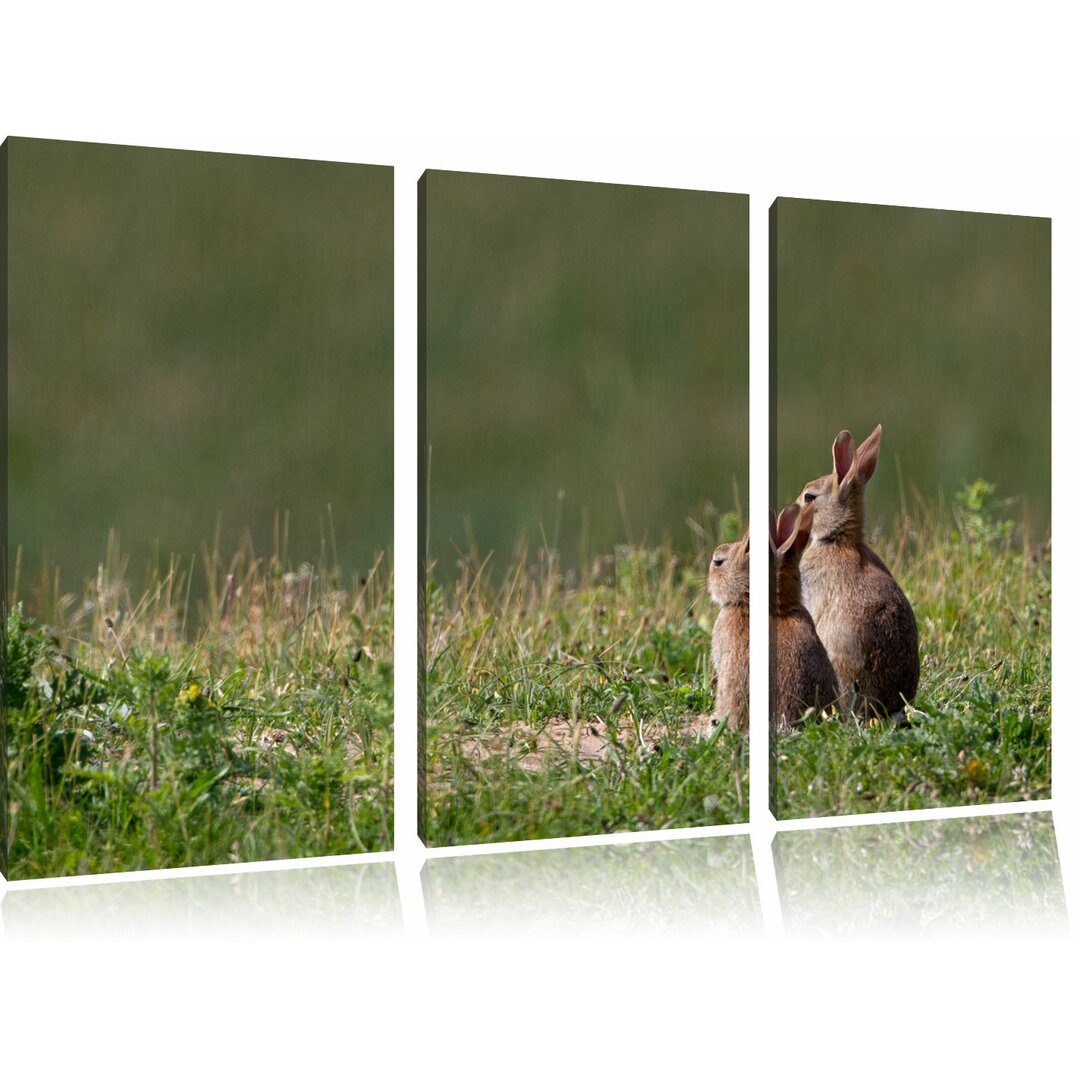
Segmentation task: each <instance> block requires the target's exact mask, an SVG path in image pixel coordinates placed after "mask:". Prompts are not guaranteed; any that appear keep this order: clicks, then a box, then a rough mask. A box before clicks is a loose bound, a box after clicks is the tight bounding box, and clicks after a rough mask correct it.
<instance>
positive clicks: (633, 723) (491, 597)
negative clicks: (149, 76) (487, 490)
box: [422, 514, 748, 846]
mask: <svg viewBox="0 0 1080 1078" xmlns="http://www.w3.org/2000/svg"><path fill="white" fill-rule="evenodd" d="M714 523H715V524H716V526H717V531H718V533H719V534H721V535H723V537H724V538H731V537H733V536H734V535H735V534H736V532H738V534H742V533H741V530H740V527H741V524H740V522H739V521H738V520H737V518H736V517H735V516H734V515H733V514H729V515H728V516H726V517H724V518H722V519H720V518H717V519H716V520H715V521H714ZM708 549H710V550H711V546H709V548H708ZM704 550H705V546H704V545H703V546H702V549H701V551H699V552H698V554H696V555H695V556H693V557H692V558H690V559H689V560H688V561H682V560H680V559H679V558H677V557H675V556H674V555H673V554H672V553H671V551H670V550H669V549H666V548H656V549H640V548H634V547H621V548H617V552H616V554H614V555H612V556H609V557H606V558H598V559H596V560H595V561H593V562H592V563H590V564H587V565H586V566H585V567H584V568H583V569H582V571H581V572H579V573H574V572H568V571H563V569H562V568H561V567H560V563H559V558H558V555H557V554H556V553H555V552H553V551H550V550H547V551H543V552H541V554H540V556H539V558H538V560H536V561H530V560H529V559H528V558H527V556H526V554H525V551H524V549H520V548H519V551H518V556H517V558H516V560H515V561H514V563H513V565H512V567H511V568H510V569H509V571H508V572H507V573H506V575H505V577H504V578H503V579H502V580H501V581H498V580H495V579H493V573H492V571H491V569H490V566H489V564H488V563H484V564H477V561H476V559H475V558H474V557H473V558H467V559H465V560H464V561H463V564H462V566H461V573H460V575H459V577H458V579H457V581H456V582H455V583H453V584H452V585H443V584H441V583H439V582H438V581H437V578H436V576H435V574H431V578H430V580H429V583H428V585H427V596H426V599H427V604H426V605H427V611H426V624H425V632H426V643H427V652H426V653H427V666H426V682H427V716H426V720H427V721H426V748H425V750H424V761H425V764H426V776H422V779H423V778H426V786H425V788H424V792H425V794H426V800H427V804H426V813H424V814H422V819H424V821H425V824H426V835H425V838H426V841H427V842H428V843H429V844H430V845H435V846H442V845H459V844H466V843H474V842H488V841H505V840H513V839H536V838H550V837H556V836H573V835H585V834H597V833H608V832H614V831H640V830H654V829H664V828H672V827H692V826H706V825H715V824H728V823H736V822H741V821H745V820H746V819H747V794H748V774H747V764H748V750H747V742H746V739H745V738H744V737H743V736H741V735H739V734H737V733H732V732H729V731H728V730H727V729H726V728H717V727H713V726H712V725H711V723H710V722H709V721H708V719H707V718H703V715H705V716H707V715H708V713H709V712H711V709H712V705H713V690H712V687H711V685H710V674H709V666H708V663H709V658H708V656H709V642H710V630H711V623H712V618H713V615H712V612H711V610H710V606H711V604H710V603H709V602H708V600H707V598H706V596H705V593H704V566H705V564H706V560H705V553H704Z"/></svg>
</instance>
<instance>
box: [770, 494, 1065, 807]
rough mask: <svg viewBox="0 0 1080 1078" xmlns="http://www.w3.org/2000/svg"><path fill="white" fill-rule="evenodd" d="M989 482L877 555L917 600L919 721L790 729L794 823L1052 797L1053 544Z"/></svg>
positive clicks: (787, 774)
mask: <svg viewBox="0 0 1080 1078" xmlns="http://www.w3.org/2000/svg"><path fill="white" fill-rule="evenodd" d="M1003 508H1005V505H1004V504H1003V503H1000V502H995V501H994V500H993V487H992V486H990V485H989V484H987V483H984V482H981V481H976V482H975V483H973V484H971V485H970V486H968V487H966V488H965V489H964V490H962V491H961V492H960V493H959V494H957V495H956V499H955V512H954V520H953V521H952V522H951V523H947V522H946V520H947V518H946V515H945V514H943V513H942V512H941V511H940V509H939V510H937V511H934V512H931V511H929V510H928V509H927V508H926V507H919V508H917V509H916V510H915V514H914V519H913V518H912V517H911V516H904V517H901V518H900V519H899V521H898V523H897V525H896V527H895V528H894V530H893V533H892V534H891V535H889V536H880V535H879V536H875V537H874V539H873V540H872V542H871V545H872V546H873V547H874V548H875V549H876V550H877V551H878V552H879V553H880V554H881V555H882V557H883V558H884V560H885V562H886V564H887V565H889V566H890V567H891V568H892V570H893V574H894V575H895V576H896V578H897V580H898V581H899V583H900V585H901V587H903V589H904V591H905V592H906V593H907V595H908V598H909V599H910V600H911V604H912V607H913V608H914V610H915V616H916V619H917V621H918V626H919V650H920V657H921V664H922V672H921V676H920V680H919V688H918V692H917V694H916V698H915V700H914V701H913V706H912V707H910V708H909V709H908V713H907V718H906V721H905V722H903V723H897V722H893V721H886V722H879V721H877V720H869V721H859V720H856V719H854V718H853V717H851V716H847V717H843V716H834V717H828V718H824V719H823V720H821V721H810V722H806V723H804V724H803V725H802V726H801V727H800V728H797V729H795V730H792V731H783V732H779V733H777V735H776V740H775V754H776V786H775V791H774V798H775V801H774V812H775V813H776V815H777V816H778V817H780V818H784V819H787V818H792V817H801V816H833V815H849V814H852V813H859V812H881V811H885V810H893V809H919V808H935V807H938V806H942V805H979V804H986V803H988V802H997V801H1021V800H1037V799H1040V798H1047V797H1049V796H1050V595H1051V580H1050V547H1049V544H1048V543H1047V544H1044V545H1042V546H1039V547H1033V546H1031V545H1030V544H1029V543H1028V542H1026V541H1023V540H1022V538H1021V537H1020V536H1019V535H1018V534H1017V529H1016V527H1015V526H1014V524H1013V523H1012V522H1011V521H1008V520H1002V519H999V516H1000V513H1001V510H1002V509H1003Z"/></svg>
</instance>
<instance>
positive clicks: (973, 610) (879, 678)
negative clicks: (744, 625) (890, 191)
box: [769, 198, 1051, 819]
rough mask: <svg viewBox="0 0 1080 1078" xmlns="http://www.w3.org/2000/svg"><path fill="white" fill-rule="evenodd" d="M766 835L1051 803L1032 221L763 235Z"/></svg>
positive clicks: (1045, 222)
mask: <svg viewBox="0 0 1080 1078" xmlns="http://www.w3.org/2000/svg"><path fill="white" fill-rule="evenodd" d="M770 245H771V251H770V257H771V267H770V268H771V290H770V291H771V295H770V313H771V322H772V324H771V327H770V328H771V338H770V339H771V370H770V424H771V435H772V443H771V465H770V492H769V493H770V503H771V505H772V507H773V509H774V514H773V515H772V517H771V518H770V524H771V534H770V555H771V573H772V582H773V591H772V597H771V600H772V605H771V609H770V729H771V732H772V746H771V747H772V771H771V780H772V785H771V791H770V800H771V807H772V810H773V813H774V814H775V815H776V816H777V818H779V819H790V818H793V817H807V816H838V815H839V816H843V815H851V814H853V813H860V812H882V811H889V810H899V809H920V808H935V807H940V806H948V805H971V804H982V803H987V802H1002V801H1021V800H1035V799H1041V798H1047V797H1049V796H1050V596H1051V572H1050V562H1051V552H1050V221H1049V219H1046V218H1038V217H1020V216H1008V215H1001V214H988V213H966V212H957V211H947V210H929V209H911V208H904V207H896V206H873V205H859V204H852V203H841V202H820V201H810V200H804V199H794V198H780V199H778V200H777V201H776V202H775V203H774V204H773V207H772V210H771V217H770Z"/></svg>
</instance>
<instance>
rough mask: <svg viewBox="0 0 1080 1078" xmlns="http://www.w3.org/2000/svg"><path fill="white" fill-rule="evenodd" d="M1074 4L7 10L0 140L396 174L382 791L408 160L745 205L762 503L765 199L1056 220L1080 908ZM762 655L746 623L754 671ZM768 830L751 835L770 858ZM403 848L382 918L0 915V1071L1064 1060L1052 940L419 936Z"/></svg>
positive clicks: (408, 247) (1071, 876)
mask: <svg viewBox="0 0 1080 1078" xmlns="http://www.w3.org/2000/svg"><path fill="white" fill-rule="evenodd" d="M1064 10H1065V7H1064V5H1056V6H1055V5H1050V4H1043V3H1031V2H1029V3H1027V4H1024V5H1022V6H1020V7H1010V8H1009V9H1008V12H1007V15H999V14H998V13H997V12H996V10H995V9H994V8H993V7H992V6H990V5H980V6H975V5H971V6H968V5H945V4H943V3H940V2H939V3H936V4H921V3H909V4H906V5H903V6H897V7H894V8H890V9H885V8H880V7H879V8H870V7H866V6H861V5H838V4H816V5H804V6H797V5H791V6H790V7H788V6H786V5H783V4H771V5H768V7H767V8H766V7H765V6H763V5H762V6H758V7H755V6H754V5H748V4H744V5H738V10H724V9H723V8H722V7H721V6H720V5H709V6H706V5H690V4H684V3H674V2H669V3H667V4H664V5H662V6H661V5H655V6H650V7H648V8H645V7H634V6H632V5H625V4H623V5H615V4H610V5H608V4H593V5H588V6H587V5H584V4H580V3H579V4H573V5H571V4H565V3H560V2H549V3H546V4H544V5H535V6H529V7H523V6H522V5H510V4H499V5H496V4H476V3H457V4H444V5H432V6H431V7H430V9H425V8H424V7H422V6H419V5H417V6H415V7H414V8H413V9H410V10H406V9H405V8H404V7H399V8H398V9H393V8H392V6H391V5H387V4H380V5H377V6H371V7H368V6H366V5H340V6H339V5H333V4H326V3H321V2H309V3H306V4H304V5H299V6H297V7H295V8H289V9H284V8H280V9H279V8H276V7H274V6H272V5H266V4H246V3H245V4H232V5H227V6H226V5H221V4H213V5H211V4H205V3H189V4H186V5H183V6H179V5H177V6H173V5H157V6H155V5H145V4H144V5H134V4H131V5H128V4H115V3H114V4H100V3H99V4H83V5H74V4H43V3H39V4H36V5H30V4H23V5H19V6H18V7H16V6H15V5H13V4H6V5H5V6H4V11H3V19H2V23H0V34H2V40H3V43H4V49H3V56H2V61H0V135H9V134H12V135H26V136H39V137H50V138H67V139H81V140H89V141H99V142H117V143H131V144H139V145H152V146H169V147H183V148H192V149H203V150H221V151H231V152H245V153H257V154H273V155H279V156H290V157H310V158H321V159H330V160H345V161H360V162H368V163H379V164H392V165H394V166H395V167H396V170H397V172H396V197H397V207H396V224H397V242H396V259H397V262H396V278H397V299H396V303H397V314H398V325H397V331H396V341H397V373H396V383H395V385H396V404H395V419H396V433H395V442H396V457H397V476H396V490H397V497H396V544H397V545H396V555H395V556H396V565H397V567H398V570H399V592H398V594H399V601H398V614H397V633H398V649H399V655H400V656H402V659H401V660H400V661H399V664H398V674H397V686H396V692H397V699H398V707H399V713H398V714H399V717H398V727H397V728H398V731H399V737H400V741H401V745H400V748H399V774H405V772H404V770H403V768H404V764H405V761H406V760H407V759H409V758H410V757H411V756H412V751H411V749H412V745H413V743H412V741H411V736H412V735H411V730H410V719H411V716H412V714H413V711H412V707H413V705H414V701H415V681H414V676H413V667H412V661H411V660H412V655H413V654H415V651H414V646H413V644H414V641H415V625H414V610H413V607H412V604H411V600H410V596H411V594H412V592H411V585H410V579H411V577H410V571H411V566H412V565H414V564H415V552H416V547H415V519H416V510H415V503H414V499H415V482H414V476H415V474H416V472H415V462H416V420H415V411H414V400H415V387H416V379H415V373H414V369H415V368H414V362H413V357H414V356H415V325H414V316H415V309H416V308H415V268H416V263H415V218H414V215H413V211H414V206H415V181H416V179H417V178H418V177H419V175H420V173H421V172H422V171H423V170H424V169H425V168H428V167H434V168H451V169H464V170H472V171H492V172H509V173H520V174H527V175H542V176H561V177H568V178H577V179H591V180H610V181H618V182H633V183H647V184H658V185H665V186H676V187H694V188H705V189H713V190H722V191H738V192H749V193H750V195H751V215H752V218H751V221H752V224H751V243H752V250H751V275H752V276H751V284H752V299H751V303H752V311H751V362H752V384H751V408H752V418H753V424H752V439H753V445H752V461H753V463H752V472H751V511H752V518H753V519H754V520H759V519H762V511H763V508H764V504H765V476H766V474H767V473H766V470H765V461H766V453H767V432H766V412H765V406H766V386H767V382H766V367H767V280H768V279H767V272H766V266H767V246H766V237H767V222H766V214H767V209H768V206H769V204H770V203H771V201H772V199H773V198H774V197H775V196H776V195H778V194H784V195H790V196H801V197H821V198H829V199H839V200H852V201H865V202H885V203H898V204H905V205H918V206H935V207H945V208H957V209H974V210H987V211H997V212H1007V213H1026V214H1036V215H1040V216H1050V217H1052V218H1053V246H1054V251H1053V275H1054V298H1053V318H1054V329H1053V349H1054V360H1053V361H1054V409H1053V415H1054V438H1053V442H1054V460H1055V471H1054V479H1055V483H1054V515H1055V523H1056V531H1057V533H1058V544H1057V558H1056V566H1055V572H1056V580H1055V603H1054V614H1055V623H1054V649H1055V656H1056V659H1057V661H1056V663H1055V672H1056V678H1055V691H1054V699H1055V702H1056V704H1057V708H1056V714H1055V718H1054V739H1055V741H1054V748H1055V756H1054V791H1055V800H1054V810H1055V811H1054V818H1055V822H1056V826H1057V834H1058V841H1059V846H1060V851H1061V862H1062V872H1063V875H1064V879H1065V885H1066V890H1067V893H1069V894H1070V895H1071V896H1072V897H1073V899H1074V901H1075V898H1076V894H1077V889H1078V888H1080V860H1078V857H1080V854H1078V842H1080V839H1078V822H1077V792H1076V791H1077V743H1078V737H1077V734H1076V724H1077V722H1078V721H1080V719H1078V718H1077V716H1076V715H1075V714H1074V712H1075V711H1076V708H1075V707H1074V706H1073V705H1072V699H1071V695H1070V693H1071V691H1072V685H1073V682H1074V680H1075V679H1074V678H1073V676H1072V672H1071V663H1072V660H1073V654H1074V651H1073V648H1074V647H1075V643H1076V639H1075V634H1076V629H1077V624H1078V614H1077V610H1076V604H1077V602H1078V593H1077V586H1076V583H1077V582H1076V570H1075V568H1074V566H1073V564H1072V558H1071V547H1070V536H1071V531H1072V529H1073V527H1074V526H1075V524H1076V516H1077V514H1076V509H1075V495H1074V491H1073V486H1074V484H1073V483H1072V482H1071V481H1070V480H1071V475H1070V473H1069V471H1068V469H1069V468H1070V466H1071V462H1072V459H1073V457H1074V456H1075V453H1074V452H1073V451H1072V446H1071V444H1070V440H1071V438H1072V435H1073V431H1074V427H1075V423H1074V421H1073V412H1074V406H1075V401H1076V397H1075V382H1074V377H1075V376H1074V373H1073V372H1074V369H1075V364H1076V359H1077V354H1076V348H1077V298H1076V297H1077V294H1078V292H1077V261H1078V252H1080V243H1078V241H1080V234H1078V224H1077V221H1078V214H1077V204H1076V193H1075V192H1076V189H1077V186H1078V184H1077V180H1078V170H1077V167H1076V163H1075V156H1076V151H1077V138H1076V131H1077V126H1076V112H1075V102H1076V100H1077V96H1078V87H1077V84H1076V78H1075V76H1074V74H1073V72H1074V71H1075V56H1074V47H1073V46H1074V44H1075V35H1074V34H1073V32H1072V24H1071V21H1066V20H1065V16H1064V15H1063V14H1057V12H1063V11H1064ZM752 11H753V12H757V11H760V14H758V13H751V12H752ZM871 12H873V14H872V13H871ZM978 391H979V387H978V386H977V385H973V386H972V392H973V393H977V392H978ZM703 436H706V435H705V433H704V432H703ZM1063 469H1065V471H1064V483H1062V482H1060V481H1059V480H1060V479H1061V477H1062V474H1063ZM763 642H764V638H763V636H762V635H761V631H760V620H759V630H758V631H757V634H756V636H755V642H754V664H755V670H756V671H760V670H761V669H763V665H762V664H763V656H764V652H763ZM762 760H763V754H761V753H757V754H756V755H755V764H754V768H755V771H754V775H755V782H754V783H753V786H754V789H755V791H756V795H757V794H759V792H760V791H761V790H763V788H764V786H763V783H762V782H761V781H760V778H761V774H762V772H761V770H760V768H761V762H762ZM402 787H403V788H402V790H401V791H400V796H399V797H398V801H397V811H398V820H399V828H400V830H399V834H400V835H407V834H409V833H410V831H411V827H410V824H411V821H412V820H413V819H414V818H415V812H414V810H413V808H412V798H411V784H407V783H403V784H402ZM770 837H771V834H770V832H769V831H768V829H767V828H756V829H755V833H754V843H755V847H756V848H757V850H758V851H759V852H760V851H762V850H764V849H765V848H767V843H768V841H769V839H770ZM399 845H400V846H401V847H402V849H401V852H400V853H399V855H398V859H397V873H398V882H399V887H400V890H401V897H402V903H403V911H404V932H403V933H402V934H401V935H395V936H387V937H385V938H379V937H376V938H372V937H371V936H370V935H366V936H356V935H352V936H350V935H348V934H345V935H340V936H339V935H335V934H333V933H326V932H323V933H321V934H320V933H319V932H317V931H308V932H287V931H269V930H268V931H265V932H260V931H259V926H258V925H253V926H251V930H250V931H243V932H240V931H233V932H225V933H221V932H218V933H209V932H200V931H199V929H198V921H197V919H195V920H194V921H193V924H194V926H195V927H194V930H193V931H190V932H186V933H185V932H163V931H162V932H155V931H153V930H147V929H145V928H143V929H133V930H132V931H130V932H127V933H124V932H122V931H111V932H99V931H98V930H96V929H94V928H93V926H92V925H91V926H90V927H89V928H86V927H83V928H80V926H79V925H78V924H74V925H70V924H69V925H67V926H64V925H60V924H58V925H57V933H56V936H55V938H52V939H50V937H49V934H48V933H45V934H44V936H42V935H40V934H39V935H38V936H37V937H35V938H34V939H33V941H32V942H28V941H26V940H20V939H17V938H11V936H12V934H11V933H9V938H7V939H5V940H4V941H2V942H0V999H2V1006H3V1009H2V1019H0V1020H2V1023H3V1024H2V1030H3V1041H4V1053H3V1059H4V1063H3V1066H4V1068H5V1072H6V1070H7V1068H8V1067H10V1068H11V1072H12V1073H16V1072H17V1071H18V1069H20V1068H19V1065H20V1064H21V1065H22V1066H25V1067H26V1069H27V1071H28V1072H29V1071H30V1070H31V1068H32V1069H33V1070H34V1071H35V1072H41V1073H51V1072H54V1071H59V1070H64V1071H65V1072H66V1071H68V1070H70V1069H71V1068H72V1067H74V1068H76V1069H77V1071H78V1072H89V1073H97V1072H99V1071H101V1072H105V1073H112V1072H123V1073H129V1072H130V1073H136V1072H137V1073H161V1072H164V1073H167V1074H168V1073H181V1072H187V1071H188V1070H189V1069H190V1068H191V1067H193V1066H200V1067H204V1068H206V1069H208V1070H209V1071H211V1072H213V1073H217V1072H220V1071H222V1070H223V1069H224V1068H226V1067H230V1068H235V1069H237V1070H241V1069H242V1070H245V1071H247V1070H255V1069H256V1068H257V1069H258V1070H260V1071H269V1072H271V1073H290V1072H294V1071H303V1072H316V1073H317V1072H319V1071H322V1070H325V1069H327V1068H329V1067H333V1068H334V1069H335V1070H337V1069H339V1068H342V1069H345V1070H347V1071H356V1072H362V1071H366V1070H373V1071H374V1072H376V1073H399V1072H408V1073H413V1072H416V1073H425V1072H429V1073H440V1074H441V1073H444V1072H446V1071H449V1072H450V1073H458V1072H467V1073H471V1072H476V1073H498V1074H503V1073H508V1074H517V1073H548V1072H556V1073H558V1072H566V1073H581V1072H586V1071H589V1072H597V1073H600V1072H603V1073H607V1072H610V1071H615V1070H629V1072H631V1073H641V1072H649V1071H652V1072H658V1073H665V1074H678V1073H685V1072H690V1071H696V1070H697V1069H699V1068H707V1069H708V1070H709V1071H712V1072H719V1071H728V1070H731V1069H736V1070H740V1071H744V1072H758V1071H761V1070H773V1069H775V1070H778V1071H785V1072H787V1071H790V1072H794V1073H800V1074H801V1073H805V1072H807V1071H809V1072H810V1073H816V1072H817V1071H819V1070H821V1071H826V1070H827V1071H828V1072H830V1073H850V1072H852V1071H855V1070H856V1069H858V1070H860V1071H862V1070H867V1071H874V1072H884V1073H900V1072H905V1073H906V1072H908V1071H910V1070H911V1069H913V1068H917V1069H918V1070H920V1071H923V1072H929V1073H939V1072H944V1071H946V1070H947V1069H950V1070H951V1069H955V1068H960V1067H962V1068H965V1069H971V1068H976V1067H978V1068H980V1069H982V1068H987V1067H988V1068H989V1069H990V1070H991V1071H992V1072H994V1073H1005V1072H1007V1071H1008V1070H1011V1069H1013V1068H1017V1069H1019V1068H1024V1069H1025V1070H1038V1071H1047V1070H1049V1071H1050V1072H1051V1073H1054V1072H1056V1071H1058V1070H1060V1069H1061V1059H1062V1053H1063V1052H1064V1050H1065V1047H1066V1046H1067V1045H1069V1044H1071V1043H1074V1040H1073V1039H1071V1038H1070V1034H1071V1024H1070V1023H1071V1022H1072V1021H1073V1020H1074V1010H1075V1008H1074V1007H1070V1006H1069V1005H1068V1004H1069V1002H1070V1001H1069V1000H1067V995H1068V994H1069V993H1070V992H1071V993H1073V994H1074V993H1075V989H1076V969H1077V957H1078V956H1077V951H1076V948H1075V946H1074V945H1073V944H1072V943H1071V942H1063V941H1061V940H1058V941H1056V942H1055V941H1049V942H1047V941H1043V940H1039V939H1030V938H1024V937H1015V936H1012V935H1010V934H1008V933H1003V934H1002V935H1001V936H1000V937H995V936H986V935H982V936H979V937H975V938H972V937H968V938H965V937H962V936H957V937H956V938H955V939H945V940H941V939H937V940H936V941H935V942H933V943H929V942H915V943H912V942H910V941H900V942H889V941H886V940H881V939H875V940H867V939H858V940H851V939H849V940H846V941H821V942H817V943H814V944H808V943H800V942H795V941H792V940H790V939H784V938H783V935H782V933H781V931H780V930H779V925H778V921H777V917H776V910H775V909H774V908H772V905H771V904H770V902H769V901H768V899H767V901H766V908H765V910H764V915H765V924H766V930H767V931H766V935H765V938H764V939H763V940H759V941H742V942H731V941H724V940H721V939H719V938H713V937H710V936H708V935H706V936H705V937H703V938H693V937H691V938H687V937H686V936H685V935H665V934H664V933H662V932H657V933H655V934H649V933H644V934H641V933H632V932H623V931H613V932H597V934H596V938H590V937H589V936H588V935H587V934H586V935H582V934H581V933H577V934H574V935H573V936H569V935H568V936H567V937H566V938H565V939H560V938H558V937H557V936H556V937H555V938H552V937H551V936H547V937H543V938H541V937H540V936H539V935H536V936H530V935H527V934H524V933H522V934H520V935H516V936H515V935H513V934H510V935H509V936H508V935H506V934H502V935H500V936H498V938H491V937H484V938H483V939H481V938H479V937H477V938H476V939H471V940H470V939H457V940H448V939H445V938H435V937H434V936H432V935H431V934H429V933H428V931H427V927H426V923H425V918H424V911H423V907H422V903H421V896H420V890H419V884H418V872H419V868H420V865H421V860H422V857H421V853H420V851H419V848H418V845H417V844H416V843H414V842H411V841H408V840H407V839H406V840H404V841H402V840H401V839H399ZM762 863H763V862H762V861H760V860H759V870H760V868H761V864H762ZM767 882H768V881H766V883H767ZM6 897H7V898H9V899H10V898H11V897H12V895H11V894H9V895H7V896H6ZM766 897H767V896H766ZM61 929H64V930H63V931H61ZM1066 1058H1069V1059H1070V1061H1072V1060H1074V1059H1075V1053H1074V1052H1071V1053H1070V1055H1069V1056H1068V1057H1066Z"/></svg>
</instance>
